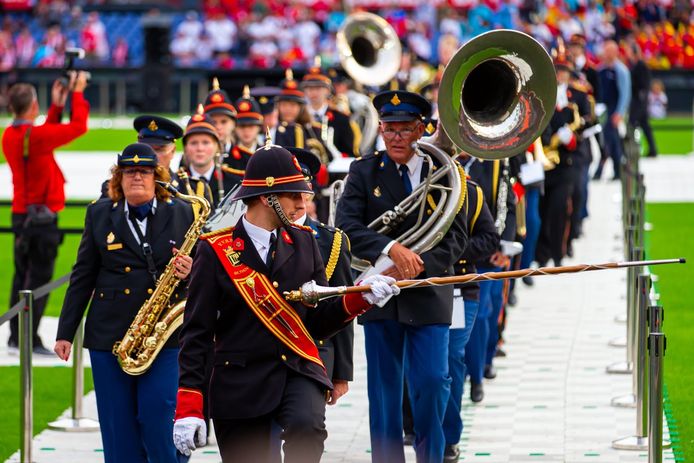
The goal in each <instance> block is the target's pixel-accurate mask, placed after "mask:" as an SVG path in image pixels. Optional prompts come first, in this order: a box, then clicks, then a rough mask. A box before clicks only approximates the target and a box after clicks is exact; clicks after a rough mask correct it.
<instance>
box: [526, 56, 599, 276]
mask: <svg viewBox="0 0 694 463" xmlns="http://www.w3.org/2000/svg"><path fill="white" fill-rule="evenodd" d="M554 67H555V70H556V74H557V86H558V87H557V103H556V109H555V112H554V115H553V116H552V119H551V120H550V123H549V125H548V126H547V128H546V129H545V131H544V133H543V134H542V143H543V145H545V146H550V147H556V149H557V151H558V161H559V162H558V163H557V164H556V167H554V168H553V169H551V170H548V171H547V172H545V194H544V196H543V197H542V198H541V199H540V217H541V220H542V226H541V230H540V237H539V239H538V242H537V250H536V253H535V256H536V260H537V262H538V264H539V265H540V266H541V267H542V266H545V265H546V264H547V262H548V261H549V259H550V258H551V259H552V260H553V261H554V265H556V266H559V265H561V262H562V259H563V258H564V255H565V254H566V241H565V237H566V231H567V229H566V226H567V220H568V218H569V216H568V207H567V204H568V201H569V198H570V197H571V194H572V191H573V188H574V183H575V169H574V162H575V157H577V156H580V155H581V153H580V151H577V148H578V147H579V144H578V138H577V136H576V134H575V133H574V130H577V128H578V126H580V125H581V121H580V113H581V112H585V111H582V110H581V109H580V108H581V106H583V105H584V104H587V100H584V101H583V102H581V103H580V104H579V103H577V102H575V101H571V100H570V96H571V97H572V98H576V97H577V96H578V95H579V94H578V92H576V91H573V90H570V89H569V88H568V82H569V76H570V73H571V63H570V62H569V61H568V60H567V59H566V57H565V56H562V55H559V56H558V57H557V58H556V59H555V64H554ZM570 94H571V95H570ZM577 118H578V119H579V120H577ZM572 127H573V130H572ZM548 152H549V150H547V149H546V150H545V154H548Z"/></svg>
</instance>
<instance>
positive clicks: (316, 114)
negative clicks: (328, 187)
mask: <svg viewBox="0 0 694 463" xmlns="http://www.w3.org/2000/svg"><path fill="white" fill-rule="evenodd" d="M301 87H302V89H303V90H304V92H305V93H306V99H307V100H308V111H309V113H310V115H311V119H312V127H313V129H314V130H315V131H317V132H318V133H319V134H320V137H321V141H322V142H323V144H324V145H326V147H330V146H331V145H332V146H333V147H334V148H336V149H337V151H339V152H340V153H341V155H342V156H343V157H349V156H353V157H359V144H358V143H355V141H356V140H358V139H359V138H361V136H360V135H361V134H360V133H359V126H357V125H356V124H354V123H352V122H351V121H350V119H349V116H347V115H346V114H344V113H342V112H340V111H338V110H337V109H335V108H333V107H331V106H330V105H329V104H328V103H329V98H330V92H331V90H332V82H331V80H330V77H328V76H326V75H325V74H323V73H322V72H321V69H320V64H319V63H318V64H317V65H316V66H314V67H312V68H311V69H310V70H309V72H308V73H307V74H306V75H305V76H304V78H303V79H302V81H301ZM328 149H330V148H328Z"/></svg>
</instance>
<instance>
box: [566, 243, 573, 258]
mask: <svg viewBox="0 0 694 463" xmlns="http://www.w3.org/2000/svg"><path fill="white" fill-rule="evenodd" d="M566 255H567V256H568V257H573V256H574V247H573V245H572V244H571V243H569V244H567V245H566Z"/></svg>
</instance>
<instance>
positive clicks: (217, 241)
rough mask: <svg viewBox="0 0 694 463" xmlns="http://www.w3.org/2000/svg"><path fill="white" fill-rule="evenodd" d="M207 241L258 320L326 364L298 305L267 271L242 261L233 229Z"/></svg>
mask: <svg viewBox="0 0 694 463" xmlns="http://www.w3.org/2000/svg"><path fill="white" fill-rule="evenodd" d="M207 241H208V242H209V243H210V245H211V246H212V249H214V251H215V252H216V253H217V257H218V258H219V260H220V262H221V263H222V265H223V266H224V270H226V271H227V274H228V275H229V277H230V278H231V281H232V282H233V283H234V286H235V287H236V289H237V290H238V292H239V293H240V294H241V296H243V299H244V300H245V301H246V305H247V306H248V307H249V308H250V309H251V311H252V312H253V313H254V314H255V315H256V317H258V320H260V321H261V322H262V324H263V325H265V327H266V328H267V329H268V330H270V332H271V333H272V334H273V335H274V336H275V337H276V338H277V339H279V340H280V341H281V342H282V343H283V344H284V345H285V346H287V347H288V348H289V349H291V350H292V351H293V352H294V353H295V354H297V355H299V356H301V357H303V358H305V359H306V360H309V361H311V362H314V363H317V364H318V365H320V366H321V367H323V368H325V366H324V365H323V362H322V361H321V359H320V356H319V355H318V348H317V347H316V345H315V343H314V342H313V338H312V337H311V335H310V334H309V333H308V331H307V330H306V327H305V326H304V323H303V322H302V321H301V318H300V317H299V315H298V314H297V313H296V311H295V310H294V308H293V307H292V306H291V305H289V303H287V301H285V300H284V298H283V297H282V296H281V295H280V293H279V292H277V290H276V289H275V288H274V287H273V285H272V283H271V282H270V280H269V279H268V277H267V276H266V275H263V274H262V273H258V272H257V271H255V270H253V269H252V268H250V267H249V266H247V265H245V264H243V263H241V262H240V260H239V254H238V251H237V250H236V249H235V248H234V245H233V242H234V239H233V237H232V236H231V233H227V234H224V235H217V236H213V237H210V238H209V239H207Z"/></svg>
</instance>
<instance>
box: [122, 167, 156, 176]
mask: <svg viewBox="0 0 694 463" xmlns="http://www.w3.org/2000/svg"><path fill="white" fill-rule="evenodd" d="M137 174H140V176H142V177H149V176H150V175H154V169H138V168H134V169H126V170H124V171H123V175H124V176H126V177H135V176H136V175H137Z"/></svg>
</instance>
